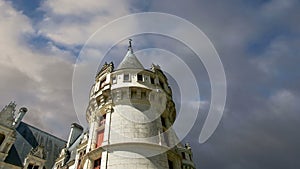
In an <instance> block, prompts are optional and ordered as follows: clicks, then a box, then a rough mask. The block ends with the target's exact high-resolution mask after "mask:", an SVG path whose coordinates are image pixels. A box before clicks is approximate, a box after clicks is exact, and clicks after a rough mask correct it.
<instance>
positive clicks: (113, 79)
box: [112, 76, 117, 84]
mask: <svg viewBox="0 0 300 169" xmlns="http://www.w3.org/2000/svg"><path fill="white" fill-rule="evenodd" d="M112 83H113V84H116V83H117V77H116V76H112Z"/></svg>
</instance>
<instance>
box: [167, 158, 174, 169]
mask: <svg viewBox="0 0 300 169" xmlns="http://www.w3.org/2000/svg"><path fill="white" fill-rule="evenodd" d="M168 164H169V169H173V168H174V166H173V161H171V160H168Z"/></svg>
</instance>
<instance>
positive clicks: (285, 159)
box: [0, 0, 300, 169]
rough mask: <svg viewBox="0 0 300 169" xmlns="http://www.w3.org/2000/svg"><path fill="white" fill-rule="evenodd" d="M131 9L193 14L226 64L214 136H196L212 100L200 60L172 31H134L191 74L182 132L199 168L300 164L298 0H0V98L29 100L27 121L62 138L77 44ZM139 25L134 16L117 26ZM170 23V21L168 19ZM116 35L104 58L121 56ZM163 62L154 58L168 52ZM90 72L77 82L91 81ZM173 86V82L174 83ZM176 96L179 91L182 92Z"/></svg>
mask: <svg viewBox="0 0 300 169" xmlns="http://www.w3.org/2000/svg"><path fill="white" fill-rule="evenodd" d="M138 12H163V13H169V14H173V15H176V16H179V17H181V18H184V19H186V20H188V21H189V22H191V23H193V24H194V25H196V26H197V27H198V28H199V29H201V30H202V31H203V32H204V33H205V34H206V36H207V37H208V38H209V39H210V40H211V42H212V43H213V45H214V47H215V48H216V50H217V52H218V54H219V56H220V59H221V61H222V63H223V66H224V70H225V73H226V78H227V101H226V107H225V111H224V115H223V118H222V120H221V123H220V125H219V126H218V128H217V130H216V132H215V133H214V134H213V136H212V137H211V138H210V139H209V140H208V141H207V142H205V143H204V144H199V143H198V137H199V134H200V131H201V128H202V125H203V121H204V120H205V115H206V113H205V112H206V111H207V107H208V105H209V101H210V84H209V79H208V75H207V72H206V70H205V68H204V66H203V64H202V63H201V62H194V61H193V58H195V56H193V55H195V54H194V53H193V52H191V50H190V49H189V48H188V47H187V46H185V45H184V44H182V43H181V42H178V41H176V40H174V39H172V38H168V37H162V36H157V35H149V34H147V35H146V34H145V35H137V36H135V37H133V38H134V42H135V43H137V44H136V46H135V48H136V49H138V50H142V49H146V48H162V49H165V50H168V51H171V52H172V53H175V54H177V55H181V56H184V57H183V58H182V59H183V60H184V62H186V63H187V64H188V66H189V67H190V68H191V69H192V70H193V73H194V74H195V76H196V80H197V83H198V86H199V91H200V93H201V100H198V101H200V102H201V105H202V106H201V111H200V112H199V116H198V118H197V121H196V124H195V125H194V126H193V128H192V130H191V131H190V132H189V133H188V135H187V136H186V138H185V141H189V142H190V143H191V145H192V148H193V152H194V160H195V163H196V165H197V168H205V169H220V168H223V169H241V168H243V169H248V168H249V169H253V168H259V169H269V168H270V169H282V168H286V169H288V168H293V169H294V168H299V167H300V161H299V160H298V158H299V156H300V146H299V143H300V134H299V130H298V129H299V127H300V112H299V110H300V104H299V103H300V90H299V86H300V70H299V68H298V67H299V66H298V64H299V63H300V58H299V54H300V48H299V45H300V37H299V36H300V22H299V16H300V2H299V1H298V0H251V1H246V0H244V1H242V0H240V1H238V0H228V1H221V0H188V1H180V0H164V1H160V0H149V1H146V0H140V1H132V0H126V1H125V0H119V1H118V0H101V1H96V0H87V1H85V2H84V3H83V2H81V1H71V0H30V1H24V0H12V1H9V0H6V1H5V0H0V50H1V53H0V58H1V59H0V79H1V83H0V106H1V107H3V106H5V105H6V104H8V103H9V102H10V101H16V103H17V105H18V108H19V107H21V106H26V107H27V108H28V109H29V112H28V113H27V115H26V116H25V118H24V121H25V122H27V123H29V124H32V125H34V126H36V127H39V128H41V129H44V130H46V131H48V132H50V133H53V134H54V135H57V136H59V137H61V138H67V136H68V132H69V126H70V124H71V123H72V122H76V121H78V118H77V115H76V113H75V110H74V106H73V100H72V76H73V70H74V65H75V64H76V60H77V58H78V57H79V54H80V50H81V49H82V47H83V46H84V44H85V43H86V41H87V40H88V39H89V37H90V36H91V35H92V34H93V33H95V32H96V31H97V30H98V29H99V28H101V27H102V26H104V25H106V24H108V23H110V22H111V21H113V20H114V19H117V18H119V17H122V16H125V15H128V14H132V13H138ZM140 27H143V26H142V25H139V24H138V23H135V22H134V21H133V22H132V23H128V24H126V25H124V27H120V28H119V29H118V30H117V31H120V30H122V29H132V30H134V31H136V30H139V28H140ZM173 29H176V26H175V28H174V27H171V26H170V30H173ZM183 34H186V35H189V32H183ZM115 38H116V37H115V32H114V30H112V31H111V32H108V33H106V34H105V36H102V37H101V39H102V40H103V41H106V42H109V41H114V40H115ZM114 43H116V45H115V46H114V47H113V48H112V50H111V51H109V54H108V55H107V56H106V57H105V61H114V62H115V64H116V65H117V64H118V63H119V62H120V60H121V59H122V57H123V56H124V55H125V51H126V40H124V39H121V40H120V39H119V41H118V43H117V42H114ZM90 46H91V48H90V50H89V51H88V52H87V54H88V55H89V56H90V57H91V58H92V59H96V60H95V61H96V62H99V64H98V65H101V64H102V61H101V60H99V61H98V60H97V56H98V55H103V52H104V51H103V50H102V48H101V46H97V43H93V42H91V43H90ZM86 57H88V56H86ZM140 59H141V60H142V62H143V63H147V62H146V61H143V60H147V59H143V58H140ZM162 62H163V63H158V64H161V65H164V64H168V63H169V62H170V60H168V59H165V61H162ZM149 66H150V65H145V67H149ZM162 69H164V68H163V67H162ZM176 70H178V69H176ZM93 71H94V70H93ZM93 71H92V72H93ZM93 73H94V74H88V75H86V78H87V77H93V76H94V75H95V73H96V72H95V71H94V72H93ZM179 73H180V72H179ZM185 78H186V77H185ZM183 79H184V78H183ZM92 80H93V79H83V80H82V81H81V82H86V83H85V85H88V86H89V85H91V81H92ZM176 80H177V79H175V81H176ZM172 81H173V80H170V82H172ZM174 84H175V83H174ZM172 87H174V89H173V90H174V91H177V88H176V85H173V86H172ZM174 95H175V100H176V96H178V95H180V94H178V93H176V92H175V93H174ZM85 97H86V98H84V97H83V98H82V99H83V100H85V99H87V98H88V93H86V96H85ZM83 109H85V108H83ZM83 113H84V112H83Z"/></svg>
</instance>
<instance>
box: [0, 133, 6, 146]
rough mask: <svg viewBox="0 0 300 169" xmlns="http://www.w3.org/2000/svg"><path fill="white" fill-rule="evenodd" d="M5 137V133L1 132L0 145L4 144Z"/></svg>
mask: <svg viewBox="0 0 300 169" xmlns="http://www.w3.org/2000/svg"><path fill="white" fill-rule="evenodd" d="M4 139H5V135H4V134H2V133H0V146H1V145H2V143H3V141H4Z"/></svg>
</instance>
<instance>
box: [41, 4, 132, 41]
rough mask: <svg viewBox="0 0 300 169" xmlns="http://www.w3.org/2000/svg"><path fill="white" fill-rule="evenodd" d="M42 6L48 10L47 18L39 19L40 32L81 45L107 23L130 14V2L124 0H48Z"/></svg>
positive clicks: (46, 11)
mask: <svg viewBox="0 0 300 169" xmlns="http://www.w3.org/2000/svg"><path fill="white" fill-rule="evenodd" d="M41 9H42V10H44V11H45V19H44V20H43V21H42V22H41V23H39V33H40V34H42V35H44V36H47V37H49V38H51V39H52V40H54V41H56V42H58V43H62V44H65V45H78V44H84V43H85V42H86V40H87V39H88V38H89V37H90V36H91V35H92V34H93V33H94V32H95V31H96V30H97V29H99V28H100V27H102V26H104V25H105V24H106V23H108V22H110V21H112V20H114V19H117V18H118V17H121V16H124V15H127V14H129V13H130V3H129V2H127V1H123V0H113V1H101V2H100V1H97V0H88V1H84V2H83V1H78V2H77V1H76V2H75V1H71V0H50V1H45V3H44V4H43V5H42V8H41ZM120 29H121V28H120ZM110 35H113V32H111V33H110Z"/></svg>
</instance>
